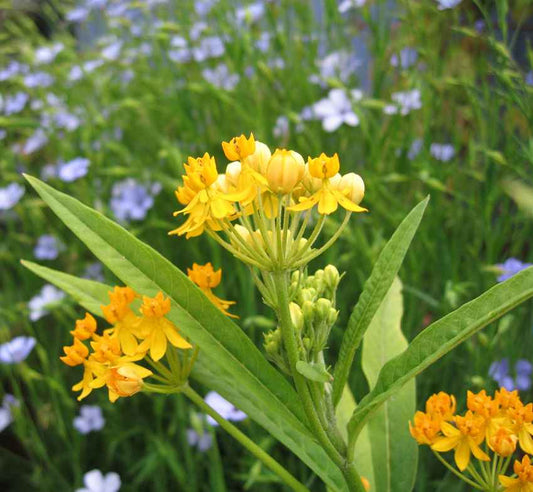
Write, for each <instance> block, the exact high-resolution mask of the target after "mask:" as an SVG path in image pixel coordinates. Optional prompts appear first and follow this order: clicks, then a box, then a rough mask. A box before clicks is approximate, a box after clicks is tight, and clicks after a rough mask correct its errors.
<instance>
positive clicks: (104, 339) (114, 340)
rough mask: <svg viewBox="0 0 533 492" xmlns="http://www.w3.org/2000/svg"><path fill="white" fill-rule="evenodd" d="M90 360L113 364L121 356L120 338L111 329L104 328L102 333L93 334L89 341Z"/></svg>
mask: <svg viewBox="0 0 533 492" xmlns="http://www.w3.org/2000/svg"><path fill="white" fill-rule="evenodd" d="M91 348H92V349H93V353H92V354H91V360H94V361H96V362H98V363H100V364H114V363H115V361H116V360H118V359H119V358H120V357H121V356H122V351H121V350H120V340H119V338H118V335H117V333H116V332H113V330H105V331H104V333H103V334H102V335H94V336H93V340H92V341H91Z"/></svg>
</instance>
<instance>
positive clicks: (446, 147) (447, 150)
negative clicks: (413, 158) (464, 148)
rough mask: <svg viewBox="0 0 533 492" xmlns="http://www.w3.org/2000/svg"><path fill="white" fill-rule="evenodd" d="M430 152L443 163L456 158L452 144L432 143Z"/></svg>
mask: <svg viewBox="0 0 533 492" xmlns="http://www.w3.org/2000/svg"><path fill="white" fill-rule="evenodd" d="M429 152H430V154H431V155H432V156H433V157H434V158H435V159H437V160H439V161H442V162H448V161H449V160H451V159H453V157H454V156H455V149H454V148H453V145H452V144H440V143H432V144H431V146H430V147H429Z"/></svg>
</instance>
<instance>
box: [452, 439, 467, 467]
mask: <svg viewBox="0 0 533 492" xmlns="http://www.w3.org/2000/svg"><path fill="white" fill-rule="evenodd" d="M454 458H455V464H456V465H457V468H459V470H461V471H464V470H465V469H466V467H467V466H468V463H469V462H470V446H469V445H468V441H467V440H466V439H461V440H460V441H459V444H458V445H457V447H456V448H455V455H454Z"/></svg>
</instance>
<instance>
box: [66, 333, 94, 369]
mask: <svg viewBox="0 0 533 492" xmlns="http://www.w3.org/2000/svg"><path fill="white" fill-rule="evenodd" d="M63 350H64V351H65V354H66V355H64V356H62V357H60V359H61V360H62V361H63V362H64V363H65V364H67V366H71V367H74V366H79V365H80V364H83V363H84V362H85V359H87V356H88V355H89V349H88V348H87V347H86V346H85V345H84V344H83V343H82V342H81V341H80V340H79V339H78V338H75V339H74V343H73V344H72V345H71V346H70V347H63Z"/></svg>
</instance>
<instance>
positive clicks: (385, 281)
mask: <svg viewBox="0 0 533 492" xmlns="http://www.w3.org/2000/svg"><path fill="white" fill-rule="evenodd" d="M428 201H429V196H428V197H426V198H425V199H424V200H422V201H421V202H420V203H419V204H418V205H417V206H416V207H415V208H413V210H411V212H410V213H409V215H408V216H407V217H406V218H405V219H404V220H403V221H402V223H401V224H400V225H399V227H398V229H396V231H395V232H394V234H393V235H392V237H391V238H390V240H389V242H388V243H387V244H386V245H385V247H384V248H383V251H382V252H381V254H380V255H379V258H378V259H377V261H376V264H375V265H374V269H373V270H372V274H371V275H370V277H369V278H368V280H367V281H366V283H365V286H364V289H363V292H362V293H361V296H360V297H359V301H358V302H357V305H356V306H355V308H354V310H353V311H352V314H351V315H350V319H349V320H348V326H347V328H346V332H345V333H344V337H343V339H342V344H341V348H340V351H339V358H338V360H337V363H336V364H335V372H334V378H335V379H334V380H333V402H334V403H335V405H336V404H337V403H338V401H339V399H340V397H341V394H342V389H343V388H344V385H345V384H346V382H347V381H348V375H349V373H350V369H351V367H352V363H353V358H354V356H355V352H356V350H357V348H358V347H359V344H360V343H361V340H362V339H363V336H364V334H365V331H366V329H367V328H368V326H369V325H370V322H371V321H372V318H373V317H374V315H375V314H376V311H377V310H378V308H379V306H380V304H381V302H382V301H383V298H384V297H385V295H386V294H387V292H388V290H389V288H390V286H391V285H392V282H393V280H394V277H395V276H396V275H397V274H398V270H399V269H400V266H401V265H402V262H403V259H404V257H405V254H406V253H407V250H408V249H409V245H410V244H411V241H412V240H413V237H414V235H415V233H416V230H417V229H418V226H419V224H420V221H421V220H422V216H423V215H424V211H425V209H426V206H427V204H428Z"/></svg>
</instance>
